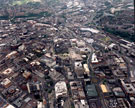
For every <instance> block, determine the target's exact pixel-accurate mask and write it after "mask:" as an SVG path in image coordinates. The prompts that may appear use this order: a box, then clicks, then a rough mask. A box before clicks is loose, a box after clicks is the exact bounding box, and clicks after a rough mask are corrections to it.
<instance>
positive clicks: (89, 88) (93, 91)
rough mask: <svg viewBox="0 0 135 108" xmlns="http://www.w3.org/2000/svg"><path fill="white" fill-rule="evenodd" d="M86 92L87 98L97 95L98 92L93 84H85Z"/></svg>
mask: <svg viewBox="0 0 135 108" xmlns="http://www.w3.org/2000/svg"><path fill="white" fill-rule="evenodd" d="M85 90H86V94H87V96H88V97H89V98H93V97H97V96H98V93H97V90H96V87H95V85H94V84H91V85H85Z"/></svg>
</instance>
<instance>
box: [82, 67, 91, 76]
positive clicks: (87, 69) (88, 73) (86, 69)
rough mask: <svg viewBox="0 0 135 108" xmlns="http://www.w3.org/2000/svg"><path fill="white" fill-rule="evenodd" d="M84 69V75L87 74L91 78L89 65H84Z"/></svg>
mask: <svg viewBox="0 0 135 108" xmlns="http://www.w3.org/2000/svg"><path fill="white" fill-rule="evenodd" d="M83 68H84V70H85V71H84V74H87V75H88V76H90V70H89V68H88V65H87V64H83Z"/></svg>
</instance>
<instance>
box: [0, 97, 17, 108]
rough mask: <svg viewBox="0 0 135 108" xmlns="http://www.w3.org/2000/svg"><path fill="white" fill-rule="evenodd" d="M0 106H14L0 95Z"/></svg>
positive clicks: (6, 107) (2, 107) (3, 107)
mask: <svg viewBox="0 0 135 108" xmlns="http://www.w3.org/2000/svg"><path fill="white" fill-rule="evenodd" d="M0 108H15V107H14V106H13V105H11V104H9V103H7V101H6V100H4V99H3V98H2V97H1V96H0Z"/></svg>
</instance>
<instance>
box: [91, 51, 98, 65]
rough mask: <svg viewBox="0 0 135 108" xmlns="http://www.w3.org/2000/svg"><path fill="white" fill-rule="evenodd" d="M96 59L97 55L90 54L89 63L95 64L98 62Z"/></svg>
mask: <svg viewBox="0 0 135 108" xmlns="http://www.w3.org/2000/svg"><path fill="white" fill-rule="evenodd" d="M98 62H99V61H98V59H97V56H96V54H95V53H93V54H92V58H91V63H93V64H95V63H98Z"/></svg>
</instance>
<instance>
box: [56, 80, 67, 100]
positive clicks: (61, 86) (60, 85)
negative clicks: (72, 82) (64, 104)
mask: <svg viewBox="0 0 135 108" xmlns="http://www.w3.org/2000/svg"><path fill="white" fill-rule="evenodd" d="M55 95H56V99H58V98H59V97H65V96H67V85H66V83H65V81H59V82H57V83H56V84H55Z"/></svg>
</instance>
